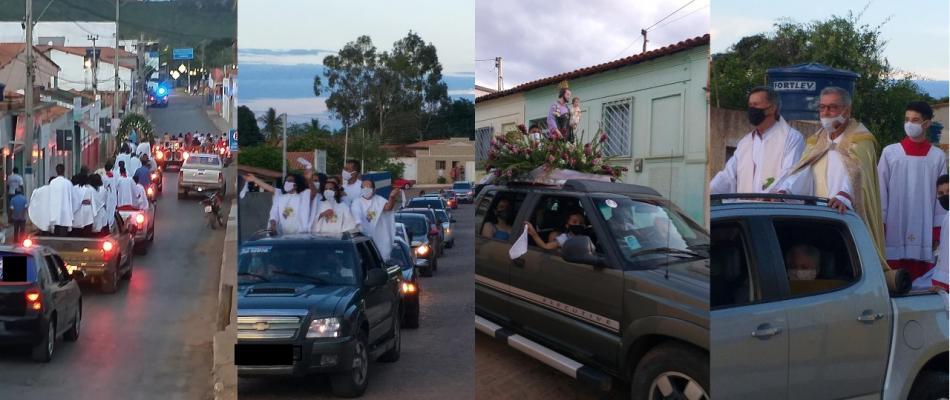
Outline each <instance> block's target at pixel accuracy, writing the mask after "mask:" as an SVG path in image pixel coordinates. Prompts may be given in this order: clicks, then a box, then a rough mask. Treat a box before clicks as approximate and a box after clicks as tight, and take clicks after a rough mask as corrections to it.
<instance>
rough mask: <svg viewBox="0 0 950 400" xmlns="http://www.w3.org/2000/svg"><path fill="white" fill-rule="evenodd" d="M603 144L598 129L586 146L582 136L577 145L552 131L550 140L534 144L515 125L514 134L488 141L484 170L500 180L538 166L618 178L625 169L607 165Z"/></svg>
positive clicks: (549, 170)
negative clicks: (489, 142)
mask: <svg viewBox="0 0 950 400" xmlns="http://www.w3.org/2000/svg"><path fill="white" fill-rule="evenodd" d="M606 141H607V134H606V133H604V132H603V131H602V130H601V131H598V133H597V135H596V136H595V137H594V138H593V139H592V140H591V141H590V142H588V143H584V137H583V135H581V136H579V137H578V143H579V144H574V143H570V142H568V141H565V140H564V138H563V136H561V135H560V134H558V133H557V132H556V131H555V132H553V133H552V135H551V137H550V138H548V139H543V140H541V141H536V140H532V139H531V138H530V136H528V135H527V131H526V130H525V127H524V125H518V130H517V131H511V132H508V133H506V134H505V135H503V136H496V137H494V138H492V140H491V144H490V147H489V150H488V160H487V161H486V162H485V170H486V171H487V172H493V173H494V175H495V177H496V178H498V179H501V180H511V179H513V178H515V177H519V176H523V175H526V174H528V173H529V172H531V171H534V170H536V169H538V168H539V167H541V168H543V170H544V171H546V172H548V173H550V172H551V171H554V170H558V169H560V170H573V171H578V172H582V173H588V174H597V175H607V176H610V177H611V178H613V179H619V178H620V177H621V176H622V175H623V173H624V172H626V171H627V168H625V167H617V166H612V165H611V163H612V161H613V159H612V158H611V157H608V156H605V155H604V153H603V147H604V143H605V142H606Z"/></svg>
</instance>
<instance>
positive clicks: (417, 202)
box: [406, 197, 445, 209]
mask: <svg viewBox="0 0 950 400" xmlns="http://www.w3.org/2000/svg"><path fill="white" fill-rule="evenodd" d="M406 207H419V208H443V209H444V208H445V204H444V203H442V199H439V198H433V197H417V198H414V199H412V200H409V204H408V205H407V206H406Z"/></svg>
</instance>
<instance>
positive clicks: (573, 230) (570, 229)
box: [567, 225, 584, 235]
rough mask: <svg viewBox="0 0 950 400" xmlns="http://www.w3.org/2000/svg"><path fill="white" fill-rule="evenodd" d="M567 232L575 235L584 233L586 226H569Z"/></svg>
mask: <svg viewBox="0 0 950 400" xmlns="http://www.w3.org/2000/svg"><path fill="white" fill-rule="evenodd" d="M567 231H568V232H570V233H573V234H575V235H580V234H582V233H584V225H568V226H567Z"/></svg>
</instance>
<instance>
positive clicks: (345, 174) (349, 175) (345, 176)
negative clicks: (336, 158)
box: [343, 170, 353, 181]
mask: <svg viewBox="0 0 950 400" xmlns="http://www.w3.org/2000/svg"><path fill="white" fill-rule="evenodd" d="M352 177H353V173H352V172H350V171H346V170H344V171H343V180H344V181H348V180H350V178H352Z"/></svg>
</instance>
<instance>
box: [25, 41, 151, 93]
mask: <svg viewBox="0 0 950 400" xmlns="http://www.w3.org/2000/svg"><path fill="white" fill-rule="evenodd" d="M36 47H37V48H38V49H40V50H41V51H42V52H43V54H44V55H46V56H47V57H49V58H50V59H51V60H53V62H55V63H56V64H57V65H59V67H60V71H59V85H58V86H59V88H61V89H64V90H92V89H93V68H92V65H91V63H90V58H88V57H87V56H86V55H87V50H91V47H90V48H87V47H80V46H55V45H54V46H48V45H41V46H36ZM97 51H99V63H98V66H97V68H96V71H95V82H96V87H97V89H98V90H99V91H113V90H115V75H114V74H115V68H114V66H113V65H114V57H115V50H113V49H112V48H111V47H104V48H97ZM89 54H91V51H90V52H89ZM135 68H136V56H135V54H133V53H129V52H127V51H125V50H122V49H119V84H120V86H119V90H120V91H126V90H129V87H131V84H132V82H134V76H135Z"/></svg>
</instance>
